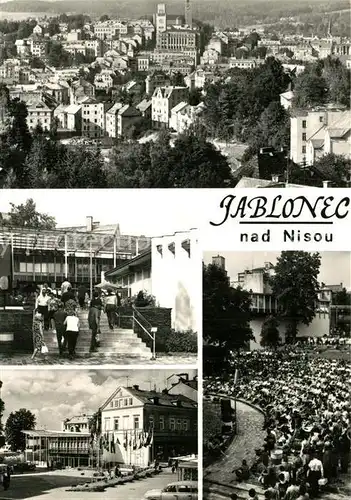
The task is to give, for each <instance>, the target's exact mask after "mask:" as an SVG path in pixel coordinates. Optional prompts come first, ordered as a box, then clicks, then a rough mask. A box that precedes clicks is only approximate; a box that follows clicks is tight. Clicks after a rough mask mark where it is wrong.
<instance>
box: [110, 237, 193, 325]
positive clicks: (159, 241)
mask: <svg viewBox="0 0 351 500" xmlns="http://www.w3.org/2000/svg"><path fill="white" fill-rule="evenodd" d="M198 257H199V245H198V238H197V231H196V230H195V229H192V230H190V231H184V232H179V233H174V234H173V235H169V236H160V237H154V238H152V240H151V248H150V249H149V250H148V251H145V252H144V253H142V254H140V255H138V256H137V257H136V258H135V259H133V260H132V261H130V262H129V263H128V265H124V264H123V265H121V266H118V267H116V268H115V269H113V270H111V271H108V272H107V273H106V275H105V276H106V279H107V280H112V281H113V282H115V283H116V284H117V285H118V286H120V287H121V288H122V289H126V290H127V291H128V296H133V295H136V294H137V293H138V292H139V291H140V290H145V291H146V293H148V294H151V295H154V296H155V297H156V301H157V303H158V304H159V305H160V307H166V308H171V309H172V313H171V315H172V328H174V329H175V330H177V331H187V330H193V331H197V330H198V328H199V325H198V321H199V314H198V312H199V311H198V295H197V284H198V283H199V280H201V276H200V274H201V269H199V267H198V266H197V264H196V262H197V259H198ZM165 283H167V285H165Z"/></svg>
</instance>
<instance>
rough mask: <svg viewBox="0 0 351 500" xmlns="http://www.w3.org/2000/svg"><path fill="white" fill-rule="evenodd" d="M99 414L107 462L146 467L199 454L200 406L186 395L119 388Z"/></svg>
mask: <svg viewBox="0 0 351 500" xmlns="http://www.w3.org/2000/svg"><path fill="white" fill-rule="evenodd" d="M100 411H101V424H102V438H103V439H104V446H103V448H104V451H103V455H102V459H103V460H105V461H108V462H114V463H116V462H117V463H122V464H131V465H137V466H147V465H150V464H151V463H152V462H153V461H154V459H155V457H156V456H158V457H159V459H161V460H168V458H169V457H170V456H177V455H179V454H181V453H184V452H185V453H194V452H195V453H196V451H197V403H196V402H195V401H193V400H191V399H189V398H187V397H186V396H183V395H181V394H168V391H167V390H164V391H162V392H158V391H157V390H156V388H155V390H153V391H145V390H142V389H140V388H139V386H138V385H134V386H133V387H119V388H118V389H117V390H116V391H115V392H114V393H113V394H112V395H111V396H110V397H109V398H108V399H107V401H106V402H105V403H104V404H103V405H102V407H101V409H100Z"/></svg>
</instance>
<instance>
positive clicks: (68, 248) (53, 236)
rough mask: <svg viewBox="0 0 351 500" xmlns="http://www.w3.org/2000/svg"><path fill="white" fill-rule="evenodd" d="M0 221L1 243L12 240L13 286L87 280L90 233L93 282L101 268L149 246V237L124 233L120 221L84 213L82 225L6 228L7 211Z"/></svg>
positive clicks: (128, 258) (55, 284) (86, 281)
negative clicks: (96, 219) (108, 221)
mask: <svg viewBox="0 0 351 500" xmlns="http://www.w3.org/2000/svg"><path fill="white" fill-rule="evenodd" d="M0 225H1V232H0V243H1V244H2V245H5V244H7V245H9V244H10V243H11V242H12V251H13V269H12V273H13V275H12V283H14V284H15V288H17V287H24V286H26V287H28V286H32V285H33V283H34V284H35V283H37V284H38V283H44V282H47V283H49V284H50V285H51V286H53V287H55V286H60V285H61V283H62V282H63V281H65V280H66V279H67V280H69V281H70V283H72V286H78V285H79V284H83V283H85V284H87V283H89V280H90V271H89V263H90V240H88V237H89V236H90V237H91V242H92V251H93V257H92V264H93V267H92V275H93V282H94V284H98V283H100V282H101V274H102V273H103V272H106V271H108V270H112V269H114V268H115V267H116V266H117V265H119V264H122V263H123V262H125V261H127V260H131V259H133V258H135V256H136V255H139V253H141V252H144V251H145V250H146V249H148V248H150V238H148V237H145V236H133V235H124V234H122V233H121V231H120V227H119V224H112V225H101V224H100V223H98V222H94V221H92V218H91V217H87V223H86V225H85V226H78V227H67V228H60V229H55V230H46V231H42V230H41V231H37V230H35V229H23V228H13V227H12V228H9V227H7V225H6V214H2V215H1V217H0ZM88 241H89V244H88Z"/></svg>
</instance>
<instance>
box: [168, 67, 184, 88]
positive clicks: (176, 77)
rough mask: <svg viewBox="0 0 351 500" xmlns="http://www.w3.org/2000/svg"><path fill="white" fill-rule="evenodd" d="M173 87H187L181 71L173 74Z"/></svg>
mask: <svg viewBox="0 0 351 500" xmlns="http://www.w3.org/2000/svg"><path fill="white" fill-rule="evenodd" d="M171 85H174V86H175V87H185V83H184V75H182V73H180V72H179V71H177V72H176V73H173V74H172V75H171Z"/></svg>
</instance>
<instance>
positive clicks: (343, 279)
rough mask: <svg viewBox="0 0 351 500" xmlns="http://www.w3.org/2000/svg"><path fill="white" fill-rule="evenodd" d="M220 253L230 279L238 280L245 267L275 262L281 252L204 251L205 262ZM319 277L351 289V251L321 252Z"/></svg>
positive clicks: (330, 283) (323, 280)
mask: <svg viewBox="0 0 351 500" xmlns="http://www.w3.org/2000/svg"><path fill="white" fill-rule="evenodd" d="M218 254H219V255H222V256H223V257H224V258H225V260H226V269H227V271H228V275H229V276H230V279H231V280H232V281H236V280H237V276H238V273H239V272H242V271H244V270H245V269H252V268H254V267H260V266H262V265H263V264H264V263H265V262H271V263H272V264H275V262H276V259H277V257H278V256H279V255H280V252H218V251H213V252H204V262H205V264H209V263H210V262H211V261H212V257H213V256H215V255H218ZM318 279H319V281H320V282H323V283H325V284H327V285H337V284H338V283H343V286H344V287H345V288H347V289H350V288H351V253H350V252H321V267H320V273H319V277H318Z"/></svg>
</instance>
